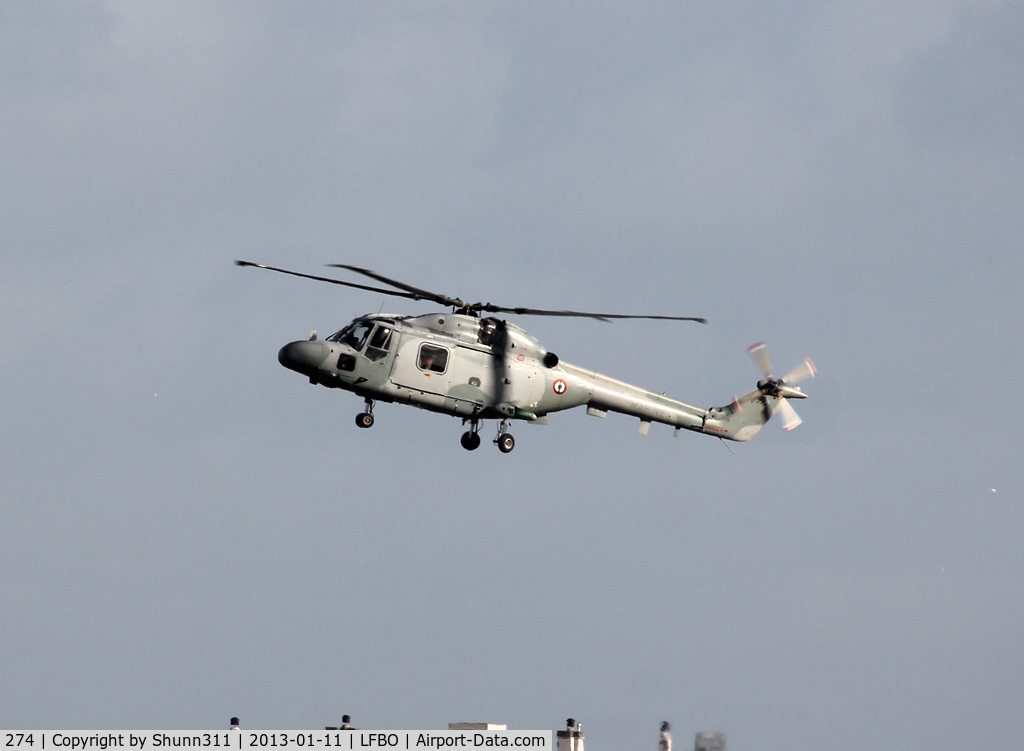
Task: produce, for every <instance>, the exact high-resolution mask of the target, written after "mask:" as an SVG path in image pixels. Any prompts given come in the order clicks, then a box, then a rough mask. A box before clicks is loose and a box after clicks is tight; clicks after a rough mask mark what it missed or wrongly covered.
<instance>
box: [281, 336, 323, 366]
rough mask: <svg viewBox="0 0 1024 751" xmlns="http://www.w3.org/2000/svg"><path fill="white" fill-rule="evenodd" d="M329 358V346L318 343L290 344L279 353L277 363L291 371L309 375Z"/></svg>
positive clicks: (301, 342) (302, 342)
mask: <svg viewBox="0 0 1024 751" xmlns="http://www.w3.org/2000/svg"><path fill="white" fill-rule="evenodd" d="M325 357H327V345H326V344H324V343H323V342H317V341H300V342H290V343H288V344H286V345H284V346H283V347H281V351H280V352H278V353H277V361H278V362H279V363H281V364H282V365H284V366H285V367H286V368H288V369H289V370H295V371H297V372H299V373H309V372H310V371H313V370H316V369H317V368H318V367H320V363H322V362H323V361H324V358H325Z"/></svg>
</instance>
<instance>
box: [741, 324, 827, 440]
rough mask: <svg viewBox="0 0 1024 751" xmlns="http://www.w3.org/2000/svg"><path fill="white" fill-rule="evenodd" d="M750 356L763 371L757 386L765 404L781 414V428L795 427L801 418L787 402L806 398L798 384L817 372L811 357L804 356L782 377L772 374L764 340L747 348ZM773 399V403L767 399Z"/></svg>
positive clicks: (773, 411) (790, 428) (773, 413)
mask: <svg viewBox="0 0 1024 751" xmlns="http://www.w3.org/2000/svg"><path fill="white" fill-rule="evenodd" d="M747 351H748V352H749V353H750V356H751V357H752V358H753V359H754V362H756V363H757V365H758V367H760V368H761V371H762V372H763V373H764V375H765V378H764V380H762V381H758V382H757V388H758V389H759V390H760V391H761V394H762V395H763V396H764V398H765V404H766V405H768V408H769V409H770V410H771V412H772V415H773V416H774V415H775V413H779V414H780V415H781V416H782V428H783V430H792V429H793V428H795V427H797V426H798V425H799V424H800V423H801V422H803V420H801V419H800V415H798V414H797V413H796V410H795V409H793V405H791V404H790V403H789V399H806V398H807V394H805V393H804V392H803V391H801V390H800V386H799V385H798V384H799V383H800V382H801V381H804V380H807V379H808V378H813V377H814V376H816V375H817V374H818V369H817V368H815V367H814V363H813V362H811V358H809V357H808V358H805V359H804V361H803V362H802V363H800V364H799V365H797V366H796V367H795V368H793V369H792V370H791V371H789V373H787V374H786V375H785V376H783V377H782V378H774V377H773V376H772V361H771V359H769V357H768V350H767V347H766V346H765V343H764V342H758V343H757V344H754V345H752V346H751V347H750V348H749V349H748V350H747ZM769 397H770V398H773V399H775V403H774V405H773V404H772V402H770V401H769V400H768V399H769Z"/></svg>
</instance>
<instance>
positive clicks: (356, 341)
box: [338, 321, 373, 351]
mask: <svg viewBox="0 0 1024 751" xmlns="http://www.w3.org/2000/svg"><path fill="white" fill-rule="evenodd" d="M372 328H373V324H372V323H368V322H366V321H360V322H359V323H356V324H353V325H352V326H349V327H348V328H346V329H344V330H343V331H342V337H341V338H340V339H339V340H338V341H340V342H341V343H342V344H347V345H348V346H350V347H351V348H352V349H354V350H356V351H359V350H361V349H362V348H363V345H364V344H366V337H367V336H369V334H370V329H372Z"/></svg>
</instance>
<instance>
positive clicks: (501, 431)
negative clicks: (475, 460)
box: [460, 418, 516, 454]
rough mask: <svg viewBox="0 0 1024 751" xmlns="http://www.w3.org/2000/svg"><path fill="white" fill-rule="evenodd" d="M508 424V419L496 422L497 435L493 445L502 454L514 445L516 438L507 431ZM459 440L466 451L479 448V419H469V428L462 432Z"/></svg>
mask: <svg viewBox="0 0 1024 751" xmlns="http://www.w3.org/2000/svg"><path fill="white" fill-rule="evenodd" d="M467 419H468V418H467ZM463 422H465V421H463ZM509 424H510V423H509V421H508V420H502V421H501V422H500V423H498V435H497V437H496V438H495V439H494V445H495V446H497V447H498V451H500V452H501V453H503V454H507V453H508V452H509V451H511V450H512V449H514V448H515V447H516V439H515V438H513V437H512V434H511V433H509V432H508V427H509ZM460 442H461V443H462V448H464V449H466V451H476V450H477V449H478V448H480V421H479V420H470V426H469V430H467V431H466V432H465V433H463V434H462V438H461V441H460Z"/></svg>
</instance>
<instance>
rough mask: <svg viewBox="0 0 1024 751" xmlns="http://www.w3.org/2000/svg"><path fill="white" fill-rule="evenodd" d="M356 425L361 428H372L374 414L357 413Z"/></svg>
mask: <svg viewBox="0 0 1024 751" xmlns="http://www.w3.org/2000/svg"><path fill="white" fill-rule="evenodd" d="M356 425H358V426H359V427H361V428H372V427H373V415H371V414H370V413H369V412H360V413H359V414H358V415H356Z"/></svg>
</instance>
